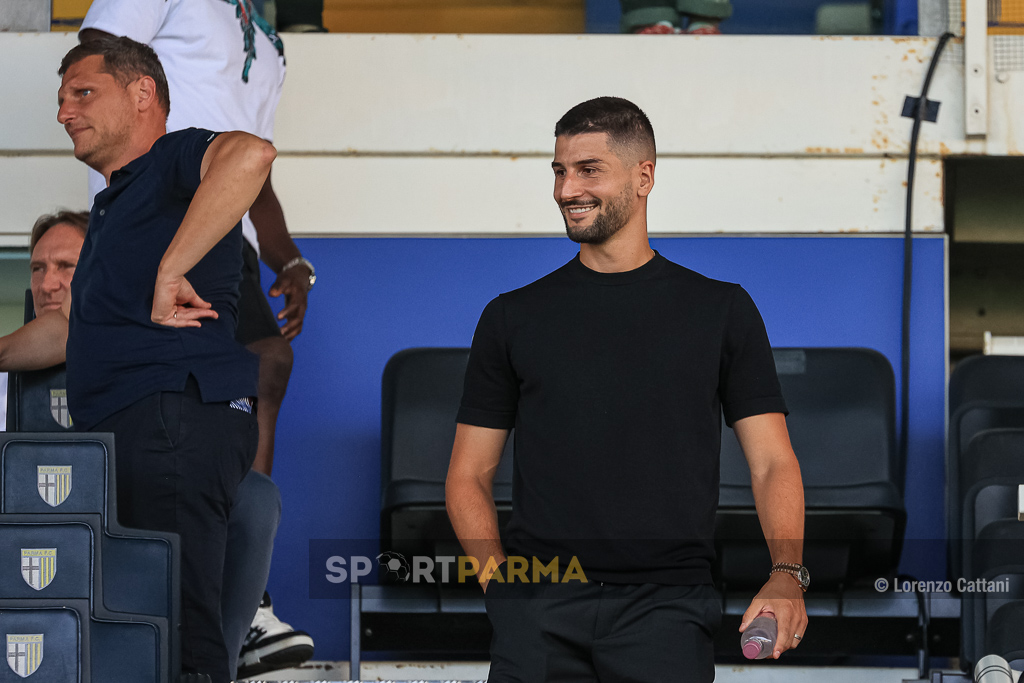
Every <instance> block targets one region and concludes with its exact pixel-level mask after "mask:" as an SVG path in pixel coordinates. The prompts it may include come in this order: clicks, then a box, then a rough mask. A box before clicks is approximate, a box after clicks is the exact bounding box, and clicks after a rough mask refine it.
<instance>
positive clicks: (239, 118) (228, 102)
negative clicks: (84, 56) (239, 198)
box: [82, 0, 285, 252]
mask: <svg viewBox="0 0 1024 683" xmlns="http://www.w3.org/2000/svg"><path fill="white" fill-rule="evenodd" d="M82 28H83V29H86V28H94V29H98V30H100V31H106V32H107V33H110V34H113V35H115V36H128V37H129V38H131V39H132V40H136V41H138V42H140V43H148V44H149V45H150V46H151V47H152V48H153V50H154V51H155V52H156V54H157V56H158V57H160V62H161V64H163V67H164V73H166V74H167V85H168V88H169V90H170V94H171V112H170V115H169V116H168V118H167V130H168V132H173V131H176V130H181V129H183V128H189V127H192V126H195V127H197V128H207V129H209V130H215V131H230V130H241V131H245V132H246V133H252V134H253V135H257V136H259V137H261V138H263V139H264V140H270V141H272V140H273V137H274V114H275V112H276V111H277V103H278V101H279V100H280V99H281V87H282V86H283V85H284V75H285V66H284V46H283V45H282V43H281V39H280V38H279V37H278V36H277V35H276V34H275V33H274V32H273V30H272V29H271V28H270V27H269V26H268V25H267V23H266V22H265V21H264V20H263V18H262V17H260V16H259V14H258V13H256V11H255V10H254V9H253V7H252V2H251V0H93V3H92V6H91V7H90V8H89V12H88V13H87V14H86V15H85V20H84V21H83V22H82ZM105 187H106V183H105V182H104V180H103V176H102V175H100V174H99V173H97V172H96V171H91V172H90V174H89V203H90V205H91V204H92V198H93V197H95V196H96V194H97V193H98V192H99V191H100V190H102V189H104V188H105ZM242 233H243V234H244V235H245V238H246V239H247V240H249V243H250V244H252V245H253V247H254V248H255V249H256V251H257V252H259V244H258V242H257V240H256V229H255V228H254V227H253V225H252V220H251V219H250V218H249V214H248V213H246V214H245V217H244V218H243V219H242Z"/></svg>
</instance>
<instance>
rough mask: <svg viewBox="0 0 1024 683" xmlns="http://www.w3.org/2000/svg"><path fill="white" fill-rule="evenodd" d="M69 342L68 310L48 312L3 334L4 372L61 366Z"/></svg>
mask: <svg viewBox="0 0 1024 683" xmlns="http://www.w3.org/2000/svg"><path fill="white" fill-rule="evenodd" d="M67 303H68V304H70V301H67ZM65 308H66V307H65ZM67 343H68V315H67V310H65V309H62V310H58V311H47V312H45V313H43V314H42V315H40V316H39V317H38V318H36V319H35V320H33V321H31V322H29V323H26V324H25V325H23V326H21V327H19V328H18V329H17V330H15V331H14V332H11V333H10V334H8V335H6V336H4V337H0V372H21V371H26V370H42V369H43V368H49V367H53V366H54V365H60V364H61V363H63V362H64V359H65V347H66V346H67Z"/></svg>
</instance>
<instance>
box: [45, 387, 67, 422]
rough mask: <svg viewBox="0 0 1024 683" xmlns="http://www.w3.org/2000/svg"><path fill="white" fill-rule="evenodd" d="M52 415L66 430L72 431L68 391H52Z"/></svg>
mask: <svg viewBox="0 0 1024 683" xmlns="http://www.w3.org/2000/svg"><path fill="white" fill-rule="evenodd" d="M50 415H52V416H53V420H54V422H56V423H57V424H59V425H60V426H61V427H63V428H64V429H71V413H70V412H68V392H67V389H50Z"/></svg>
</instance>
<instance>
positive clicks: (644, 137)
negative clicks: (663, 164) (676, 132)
mask: <svg viewBox="0 0 1024 683" xmlns="http://www.w3.org/2000/svg"><path fill="white" fill-rule="evenodd" d="M583 133H607V134H608V143H609V147H613V148H618V149H619V150H622V151H628V152H629V156H630V159H631V161H635V162H640V161H654V160H655V157H656V156H657V149H656V148H655V145H654V127H653V126H651V121H650V119H648V118H647V114H645V113H644V112H643V111H642V110H641V109H640V107H638V106H636V105H635V104H633V103H632V102H630V101H629V100H624V99H622V98H621V97H598V98H597V99H593V100H587V101H586V102H583V103H582V104H577V105H576V106H575V107H573V108H572V109H570V110H569V111H567V112H566V113H565V116H563V117H562V118H561V119H559V121H558V123H556V124H555V137H556V138H557V137H561V136H563V135H565V136H567V137H572V136H573V135H580V134H583ZM616 154H619V155H620V156H622V154H621V152H619V151H616Z"/></svg>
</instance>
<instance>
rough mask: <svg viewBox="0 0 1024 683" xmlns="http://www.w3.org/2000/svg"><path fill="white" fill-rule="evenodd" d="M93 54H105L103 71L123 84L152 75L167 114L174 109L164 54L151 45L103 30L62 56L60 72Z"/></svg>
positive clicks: (123, 85)
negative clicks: (158, 54)
mask: <svg viewBox="0 0 1024 683" xmlns="http://www.w3.org/2000/svg"><path fill="white" fill-rule="evenodd" d="M93 55H100V56H102V57H103V72H104V73H108V74H110V75H111V76H113V77H114V80H116V81H117V82H118V83H119V84H120V85H121V87H122V88H126V87H128V84H129V83H131V82H133V81H137V80H138V79H140V78H142V77H143V76H149V77H150V78H152V79H153V81H154V82H155V83H156V99H157V101H158V102H159V103H160V104H161V105H162V106H163V108H164V114H165V115H166V114H170V113H171V93H170V90H169V89H168V88H167V76H166V75H165V74H164V67H163V66H162V65H161V64H160V58H159V57H157V56H156V52H154V51H153V48H151V47H150V46H149V45H144V44H143V43H137V42H135V41H134V40H132V39H131V38H129V37H127V36H121V37H116V36H112V35H109V34H103V35H102V36H97V37H96V38H92V39H90V40H88V41H86V42H84V43H81V44H79V45H76V46H74V47H73V48H71V49H70V50H69V51H68V53H67V54H66V55H64V59H63V60H61V63H60V68H59V69H58V70H57V75H58V76H63V75H64V74H65V73H67V70H68V69H70V68H71V65H72V64H76V63H78V62H80V61H82V60H83V59H85V58H86V57H92V56H93Z"/></svg>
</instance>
